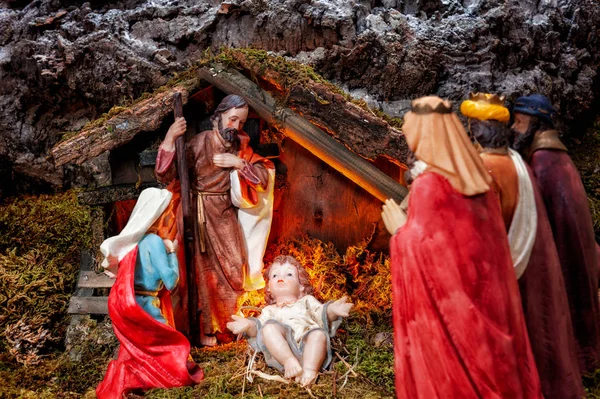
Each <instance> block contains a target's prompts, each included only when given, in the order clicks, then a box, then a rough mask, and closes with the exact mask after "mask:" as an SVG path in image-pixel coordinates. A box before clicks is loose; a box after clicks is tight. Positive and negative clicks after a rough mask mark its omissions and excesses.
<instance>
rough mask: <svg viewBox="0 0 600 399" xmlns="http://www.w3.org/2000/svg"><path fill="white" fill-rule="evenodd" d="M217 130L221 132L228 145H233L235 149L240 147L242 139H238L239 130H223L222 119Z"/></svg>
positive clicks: (229, 128)
mask: <svg viewBox="0 0 600 399" xmlns="http://www.w3.org/2000/svg"><path fill="white" fill-rule="evenodd" d="M217 129H218V130H219V134H220V135H221V137H223V140H225V141H226V142H228V143H231V144H232V145H233V146H235V147H237V146H238V144H239V142H240V139H239V137H238V134H239V131H238V130H237V129H235V128H233V127H226V128H225V129H223V123H221V120H220V119H219V122H218V123H217Z"/></svg>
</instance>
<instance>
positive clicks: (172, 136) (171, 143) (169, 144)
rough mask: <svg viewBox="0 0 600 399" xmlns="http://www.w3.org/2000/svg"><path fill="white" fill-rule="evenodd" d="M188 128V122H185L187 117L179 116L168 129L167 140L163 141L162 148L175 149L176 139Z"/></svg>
mask: <svg viewBox="0 0 600 399" xmlns="http://www.w3.org/2000/svg"><path fill="white" fill-rule="evenodd" d="M186 129H187V123H186V122H185V118H183V117H181V118H177V119H175V122H173V124H172V125H171V127H170V128H169V131H167V135H166V136H165V141H163V144H162V148H163V149H164V150H165V151H175V140H177V138H178V137H180V136H182V135H183V134H184V133H185V130H186Z"/></svg>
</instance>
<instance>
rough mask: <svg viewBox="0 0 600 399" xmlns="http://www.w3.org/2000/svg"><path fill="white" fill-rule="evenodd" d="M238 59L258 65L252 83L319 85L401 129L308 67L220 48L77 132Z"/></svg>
mask: <svg viewBox="0 0 600 399" xmlns="http://www.w3.org/2000/svg"><path fill="white" fill-rule="evenodd" d="M240 57H243V59H245V60H247V61H249V62H250V63H251V65H253V66H254V67H256V66H258V68H256V69H257V70H258V73H256V74H255V75H254V76H251V77H252V78H254V79H255V80H256V78H257V77H261V76H265V75H266V74H268V73H269V72H270V71H273V72H276V73H277V74H278V76H279V79H280V81H278V84H279V85H281V87H282V88H283V89H284V90H285V91H289V90H290V89H291V88H292V87H294V86H306V85H308V84H309V83H318V84H322V85H324V86H326V87H327V88H328V89H329V90H330V91H332V92H333V93H337V94H340V95H342V96H343V97H344V99H345V100H346V101H349V102H351V103H353V104H356V105H357V106H359V107H360V108H362V109H363V110H365V111H368V112H370V113H372V114H374V115H376V116H378V117H379V118H381V119H383V120H385V121H386V122H388V123H389V124H390V125H391V126H393V127H395V128H398V129H400V128H401V127H402V120H401V119H400V118H392V117H390V116H388V115H387V114H385V113H383V112H382V111H380V110H373V109H371V108H369V106H368V105H367V103H366V102H365V101H363V100H360V99H356V98H354V97H352V96H351V95H350V94H348V93H346V92H345V91H344V90H342V89H341V88H339V87H338V86H336V85H334V84H332V83H330V82H329V81H327V80H326V79H324V78H323V77H322V76H321V75H319V74H318V73H317V72H315V70H314V69H312V68H311V67H310V66H308V65H304V64H301V63H299V62H296V61H292V60H289V59H286V58H284V57H280V56H275V55H270V54H269V53H268V52H266V51H264V50H256V49H232V48H222V49H221V50H220V51H219V52H218V53H216V54H213V53H212V51H211V50H210V49H207V50H206V51H205V52H204V54H203V56H202V58H201V59H200V60H198V61H196V62H194V63H193V64H192V66H191V67H189V68H188V69H186V70H184V71H182V72H176V73H174V74H173V77H172V78H171V79H170V80H169V81H168V82H167V83H166V84H164V85H163V86H160V87H159V88H157V89H156V90H154V91H153V92H152V93H144V94H142V95H141V96H140V97H139V98H137V99H135V100H133V101H128V100H124V101H123V103H122V104H119V105H115V106H114V107H112V108H111V109H110V110H109V111H108V112H106V113H104V114H102V115H101V116H100V117H99V118H98V119H95V120H93V121H90V122H89V123H87V124H86V125H85V126H84V127H83V128H82V129H81V130H87V129H91V128H94V127H100V126H102V125H104V123H105V122H106V121H108V120H109V119H111V118H113V117H115V116H117V115H119V114H121V113H122V112H125V111H127V110H128V109H130V108H131V107H132V106H134V105H136V104H138V103H139V102H141V101H143V100H146V99H148V98H150V97H152V96H154V95H156V94H159V93H163V92H165V91H167V90H169V89H171V88H173V87H176V86H181V87H183V88H185V89H186V90H188V91H189V92H193V91H194V90H196V89H198V88H199V87H200V84H201V81H200V79H199V78H198V70H199V69H200V68H203V67H206V66H210V65H213V64H215V63H218V64H221V65H224V66H226V67H230V68H235V69H238V70H241V71H244V68H243V67H242V65H241V62H240ZM245 72H248V71H245ZM317 100H318V99H317ZM78 133H79V131H76V132H64V133H63V134H62V136H61V141H64V140H68V139H70V138H72V137H74V136H76V135H77V134H78Z"/></svg>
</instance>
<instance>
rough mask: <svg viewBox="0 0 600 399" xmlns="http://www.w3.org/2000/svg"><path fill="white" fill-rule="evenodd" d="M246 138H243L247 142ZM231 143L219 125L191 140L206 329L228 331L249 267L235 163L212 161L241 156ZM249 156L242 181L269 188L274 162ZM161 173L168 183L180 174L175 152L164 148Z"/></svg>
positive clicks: (202, 320) (196, 244)
mask: <svg viewBox="0 0 600 399" xmlns="http://www.w3.org/2000/svg"><path fill="white" fill-rule="evenodd" d="M241 135H242V136H246V135H245V134H244V133H241ZM246 142H247V140H242V143H243V144H244V143H246ZM225 144H226V143H225V141H224V140H223V138H222V137H221V135H220V134H219V133H218V132H217V131H216V130H209V131H205V132H202V133H200V134H198V135H196V136H195V137H194V138H193V139H192V140H190V141H189V142H188V143H187V145H186V153H187V161H188V167H189V169H190V189H191V191H192V201H191V206H192V213H193V214H194V215H196V220H197V223H196V224H195V229H194V265H195V267H196V276H197V278H198V281H197V287H198V307H199V310H200V311H201V313H200V324H201V328H202V333H203V334H215V333H218V332H226V331H227V329H226V326H225V325H226V323H227V322H228V321H229V319H230V317H231V315H232V314H235V312H236V311H237V301H238V298H239V297H240V295H241V294H242V293H243V292H244V289H243V284H244V277H245V272H246V271H247V262H246V259H247V256H246V249H245V244H244V238H243V234H242V231H241V228H240V225H239V224H238V219H237V209H236V208H235V207H234V206H233V205H232V203H231V197H230V193H229V190H230V188H231V183H230V177H229V174H230V172H231V168H220V167H218V166H215V165H214V164H213V162H212V158H213V156H214V155H216V154H223V153H230V154H236V155H237V152H236V150H235V149H234V148H233V147H226V146H225ZM248 151H250V152H251V151H252V150H251V149H250V148H249V147H248V148H244V152H245V153H247V152H248ZM244 159H245V161H244V164H245V165H244V168H243V169H242V170H240V171H239V173H240V178H241V179H240V180H242V181H244V182H245V183H246V184H247V185H248V186H249V187H257V186H258V187H261V188H265V187H266V185H267V184H268V171H267V167H269V166H271V165H272V164H270V162H268V161H266V160H265V159H264V158H261V157H258V156H256V155H255V156H254V158H253V159H252V162H254V163H250V162H248V161H247V160H246V159H249V158H247V157H246V156H244ZM156 176H157V178H158V180H159V181H160V182H162V183H169V182H171V181H172V180H173V179H174V178H175V177H176V168H175V151H172V152H169V151H165V150H164V149H162V147H161V149H160V150H159V153H158V157H157V159H156ZM202 204H203V206H202ZM187 263H188V265H189V262H187Z"/></svg>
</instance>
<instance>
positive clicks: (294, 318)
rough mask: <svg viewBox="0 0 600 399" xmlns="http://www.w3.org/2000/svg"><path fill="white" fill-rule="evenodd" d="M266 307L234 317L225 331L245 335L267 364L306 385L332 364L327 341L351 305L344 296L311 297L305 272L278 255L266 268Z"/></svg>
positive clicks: (293, 260)
mask: <svg viewBox="0 0 600 399" xmlns="http://www.w3.org/2000/svg"><path fill="white" fill-rule="evenodd" d="M265 279H266V280H267V287H266V289H265V295H266V301H267V304H268V305H267V306H266V307H265V308H264V309H262V312H261V314H260V315H259V316H258V317H256V318H244V317H242V316H237V315H232V318H233V320H234V321H231V322H229V323H227V327H228V328H229V329H230V330H231V331H232V332H233V333H235V334H240V333H243V334H245V335H246V336H247V337H249V341H250V344H251V345H252V347H253V348H254V349H256V350H258V351H260V352H261V353H263V354H264V356H265V360H266V361H267V364H268V365H269V366H271V367H274V368H276V369H278V370H280V371H283V372H284V375H285V378H288V379H291V378H294V379H295V380H296V381H298V382H299V383H300V384H301V385H302V386H308V385H310V384H311V383H313V382H314V380H315V379H316V378H317V375H318V372H319V371H320V370H322V369H325V368H327V366H328V365H329V364H330V363H331V358H332V352H331V337H333V336H334V335H335V333H336V331H337V329H338V327H339V325H340V324H341V322H342V317H347V316H348V315H349V311H350V309H351V307H352V304H351V303H349V302H347V297H343V298H341V299H338V300H336V301H333V302H327V303H325V304H322V303H321V302H319V301H318V300H317V299H316V298H315V297H314V296H313V295H312V294H313V288H312V286H311V285H310V282H309V279H308V273H307V272H306V270H305V269H304V268H303V267H302V265H301V264H300V263H299V262H298V261H297V260H296V259H295V258H293V257H291V256H287V255H281V256H278V257H276V258H275V259H274V260H273V263H272V264H271V266H269V267H268V268H267V269H266V270H265Z"/></svg>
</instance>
